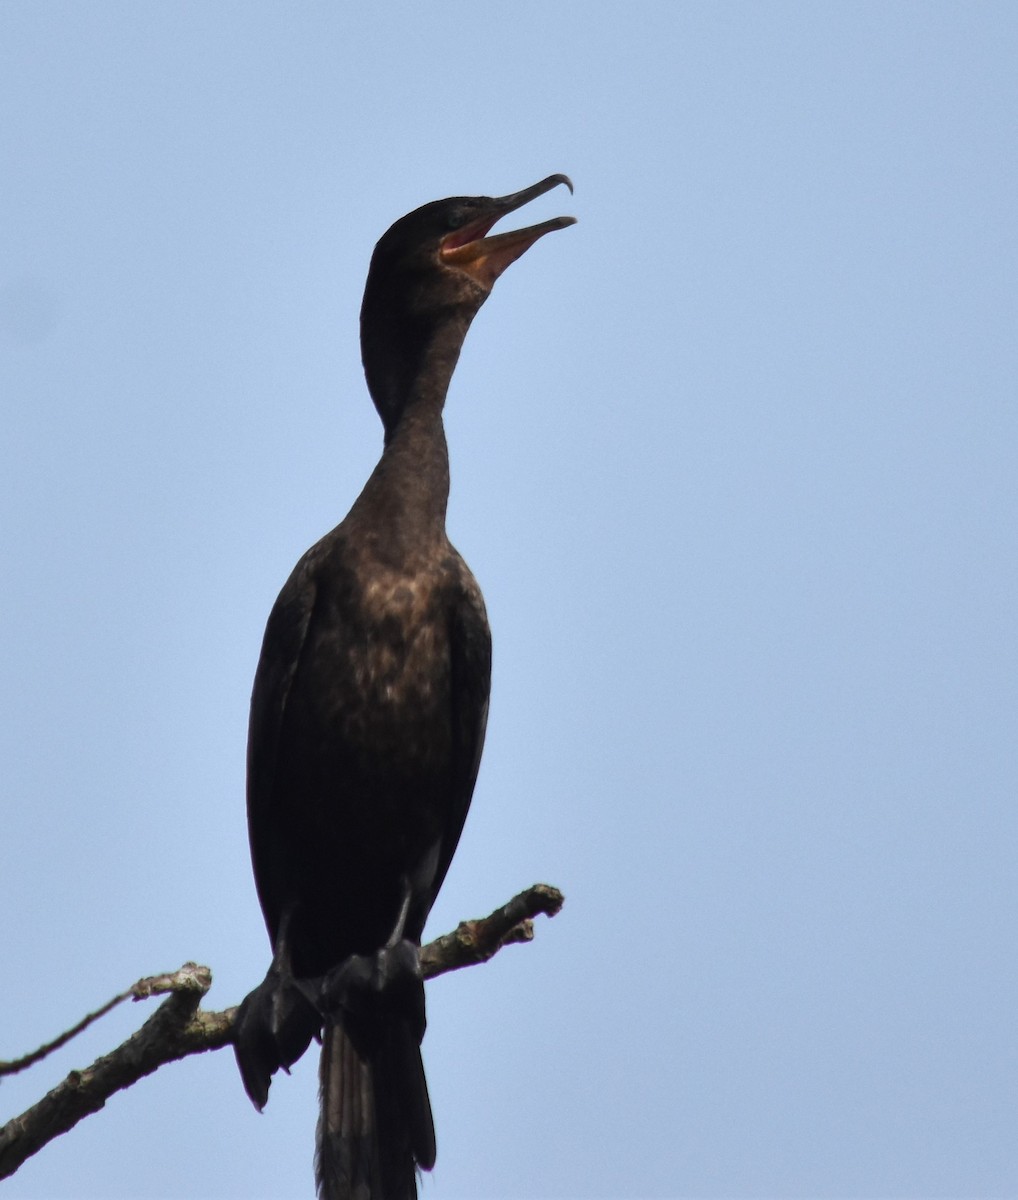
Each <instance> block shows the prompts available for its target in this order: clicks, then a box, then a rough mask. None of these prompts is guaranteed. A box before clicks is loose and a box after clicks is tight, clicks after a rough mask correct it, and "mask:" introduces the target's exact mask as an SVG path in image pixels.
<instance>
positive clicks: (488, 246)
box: [438, 175, 576, 289]
mask: <svg viewBox="0 0 1018 1200" xmlns="http://www.w3.org/2000/svg"><path fill="white" fill-rule="evenodd" d="M560 183H564V184H565V185H566V187H567V188H568V189H569V190H570V192H571V191H572V190H573V185H572V181H571V180H570V179H569V177H568V176H567V175H549V176H548V178H547V179H542V180H541V182H540V183H535V184H534V186H533V187H528V188H524V189H523V191H522V192H514V193H513V194H512V195H511V196H500V197H499V198H498V199H494V200H491V201H490V202H489V204H490V207H489V208H488V210H487V212H485V213H484V214H483V215H482V216H480V217H478V218H477V219H476V220H474V221H471V222H470V223H469V225H464V226H463V228H462V229H457V230H455V231H454V232H453V233H450V234H447V235H446V236H445V237H444V238H443V239H442V243H441V246H440V248H439V251H438V255H439V258H440V259H441V260H442V262H443V263H446V264H447V265H449V266H451V267H456V268H457V269H458V270H460V271H464V272H466V274H467V275H469V276H470V277H471V278H472V279H474V280H476V281H477V282H478V283H479V284H480V285H481V286H482V287H484V288H489V289H490V288H491V286H492V284H493V283H494V282H495V280H496V279H497V278H498V277H499V275H501V274H502V272H503V271H504V270H505V269H506V267H508V266H509V264H510V263H514V262H515V261H516V260H517V259H518V258H519V257H520V255H522V254H524V253H525V252H526V251H527V250H529V249H530V247H531V246H532V245H533V244H534V243H535V242H536V241H537V239H538V238H541V237H544V235H545V234H546V233H551V232H552V231H553V230H555V229H565V228H566V226H567V225H575V224H576V218H575V217H553V218H552V219H551V220H550V221H542V222H541V223H540V225H531V226H529V227H528V228H527V229H516V230H514V231H513V232H512V233H497V234H495V236H494V237H488V236H487V233H488V230H489V229H491V227H492V226H493V225H494V224H495V222H496V221H499V220H501V218H502V217H504V216H505V215H506V214H507V213H511V212H514V211H515V210H516V209H517V208H522V207H523V205H524V204H528V203H529V202H530V201H531V200H535V199H536V198H537V197H538V196H543V195H544V193H545V192H550V191H551V189H552V188H553V187H558V185H559V184H560Z"/></svg>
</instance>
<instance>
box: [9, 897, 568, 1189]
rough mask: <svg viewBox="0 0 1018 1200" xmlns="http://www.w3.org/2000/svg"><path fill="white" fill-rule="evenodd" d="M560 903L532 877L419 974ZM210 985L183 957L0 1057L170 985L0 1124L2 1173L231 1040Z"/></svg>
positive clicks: (65, 1038)
mask: <svg viewBox="0 0 1018 1200" xmlns="http://www.w3.org/2000/svg"><path fill="white" fill-rule="evenodd" d="M562 903H563V896H562V893H561V892H559V891H558V890H557V889H556V888H553V887H549V886H548V885H547V884H543V883H538V884H535V885H534V886H533V887H531V888H528V889H527V890H526V891H525V892H521V893H520V894H519V895H518V896H514V897H513V899H512V900H510V901H509V903H508V904H505V905H503V906H502V907H501V908H498V909H496V910H495V911H494V912H493V913H492V914H491V915H490V916H487V917H484V918H482V919H479V920H474V921H463V922H461V924H460V925H459V926H458V927H457V928H456V929H455V930H454V931H453V932H452V933H447V934H445V935H444V936H442V937H440V938H436V940H435V941H433V942H430V943H429V944H428V945H427V946H425V947H424V948H423V949H422V951H421V970H422V971H423V974H424V978H425V979H433V978H434V977H435V976H437V975H444V974H445V973H446V972H448V971H456V970H459V969H460V968H461V967H468V966H473V965H475V964H478V963H483V962H487V961H488V959H490V958H492V957H493V956H494V955H495V954H497V953H498V951H499V950H501V948H502V947H503V946H508V945H510V944H512V943H515V942H529V941H531V940H533V937H534V926H533V918H534V917H536V916H538V915H539V914H541V913H543V914H545V915H547V916H549V917H553V916H555V914H556V913H557V912H558V911H559V909H560V908H561V907H562ZM211 986H212V972H211V971H210V970H209V968H208V967H201V966H198V965H197V964H196V963H185V964H184V965H183V966H182V967H181V968H180V970H179V971H173V972H170V973H169V974H166V975H152V976H149V977H147V978H145V979H139V980H138V982H137V983H135V984H133V985H132V986H131V987H130V988H128V989H127V991H125V992H121V993H120V994H119V995H117V996H114V997H113V999H112V1000H110V1001H109V1002H108V1003H106V1004H104V1005H103V1006H102V1008H99V1009H97V1010H96V1011H95V1012H93V1013H89V1014H88V1016H86V1017H84V1018H83V1019H82V1020H81V1021H79V1022H78V1024H77V1025H75V1026H74V1027H73V1028H72V1029H69V1030H67V1032H66V1033H62V1034H61V1035H60V1036H59V1037H57V1038H55V1039H54V1040H53V1041H51V1042H47V1043H46V1045H44V1046H40V1047H39V1049H38V1050H34V1051H33V1052H32V1053H31V1054H26V1055H25V1056H24V1057H23V1058H19V1059H14V1060H11V1061H10V1062H2V1063H0V1075H2V1074H14V1073H15V1072H16V1071H20V1070H23V1069H25V1068H26V1067H29V1066H31V1065H32V1064H33V1063H35V1062H39V1061H40V1060H41V1059H42V1058H45V1057H46V1055H47V1054H49V1053H51V1052H52V1051H54V1050H56V1049H58V1048H59V1047H60V1046H63V1045H66V1043H67V1042H69V1041H70V1040H71V1039H72V1038H73V1037H75V1036H76V1035H77V1034H79V1033H81V1031H82V1030H83V1029H86V1028H88V1026H89V1025H91V1024H92V1023H93V1022H94V1021H96V1020H98V1019H99V1017H101V1016H104V1015H105V1014H106V1013H108V1012H110V1011H111V1009H113V1008H115V1007H116V1006H117V1005H118V1004H120V1003H121V1002H122V1001H124V1000H126V999H127V998H128V997H132V998H133V999H135V1000H140V999H143V998H144V997H146V996H155V995H165V994H167V993H169V999H167V1000H165V1001H164V1002H163V1003H162V1004H161V1005H160V1006H159V1007H158V1008H157V1009H156V1011H155V1012H154V1013H153V1014H152V1016H151V1017H149V1019H148V1020H147V1021H146V1022H145V1023H144V1025H142V1027H141V1028H140V1029H139V1030H138V1031H137V1032H136V1033H133V1034H132V1035H131V1036H130V1037H129V1038H128V1039H127V1041H126V1042H124V1043H123V1044H122V1045H120V1046H118V1047H117V1048H116V1049H115V1050H113V1051H111V1052H110V1053H109V1054H106V1055H103V1056H102V1058H97V1059H96V1061H95V1062H94V1063H92V1065H91V1066H90V1067H86V1068H85V1069H84V1070H83V1071H72V1072H71V1073H70V1074H69V1075H68V1076H67V1078H66V1079H65V1080H64V1081H63V1082H62V1083H59V1084H58V1085H57V1086H56V1087H55V1088H54V1089H53V1090H52V1091H51V1092H48V1093H47V1094H46V1095H45V1096H44V1097H43V1098H42V1099H41V1100H40V1101H39V1102H38V1104H34V1105H33V1106H32V1107H31V1108H29V1109H27V1110H26V1111H25V1112H23V1113H22V1114H21V1116H19V1117H14V1118H12V1119H11V1120H10V1121H8V1122H7V1124H6V1125H4V1126H2V1127H0V1179H6V1178H7V1177H8V1176H9V1175H13V1174H14V1172H15V1171H16V1170H17V1169H18V1167H20V1166H21V1164H22V1163H23V1162H24V1161H25V1160H26V1159H27V1158H30V1157H31V1156H32V1155H33V1154H35V1153H36V1152H37V1151H39V1150H41V1149H42V1147H43V1146H45V1145H46V1144H47V1142H50V1141H52V1140H53V1138H55V1137H58V1136H59V1135H60V1134H62V1133H66V1132H67V1131H68V1130H69V1129H72V1128H73V1127H74V1126H75V1125H76V1124H77V1123H78V1122H79V1121H80V1120H81V1119H82V1118H83V1117H87V1116H88V1115H89V1114H90V1113H94V1112H98V1111H99V1109H101V1108H102V1107H103V1105H104V1104H105V1103H106V1101H107V1100H108V1099H109V1098H110V1096H112V1095H113V1094H114V1093H115V1092H118V1091H121V1090H122V1089H124V1088H128V1087H130V1086H131V1085H132V1084H134V1083H137V1082H138V1080H139V1079H141V1078H142V1077H143V1076H145V1075H150V1074H151V1073H152V1072H153V1071H155V1070H157V1069H158V1068H159V1067H161V1066H163V1065H164V1064H165V1063H169V1062H174V1061H175V1060H176V1059H179V1058H186V1057H187V1056H188V1055H190V1054H201V1053H203V1052H204V1051H206V1050H219V1049H221V1048H222V1047H223V1046H228V1045H230V1044H231V1043H232V1042H233V1024H234V1020H235V1018H236V1015H237V1010H236V1008H228V1009H225V1010H224V1011H223V1012H205V1011H203V1010H202V1009H200V1008H199V1005H200V1004H201V1001H202V997H203V996H204V995H205V994H206V992H208V990H209V988H210V987H211Z"/></svg>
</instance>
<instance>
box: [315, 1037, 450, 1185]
mask: <svg viewBox="0 0 1018 1200" xmlns="http://www.w3.org/2000/svg"><path fill="white" fill-rule="evenodd" d="M385 1025H386V1027H385V1028H384V1030H382V1031H381V1033H380V1036H378V1037H377V1038H374V1037H373V1038H372V1039H371V1040H370V1044H364V1042H363V1039H360V1038H358V1039H357V1043H356V1044H355V1041H354V1039H353V1038H351V1036H350V1034H349V1033H348V1032H347V1030H346V1029H345V1028H344V1026H343V1025H342V1024H341V1023H340V1021H338V1020H334V1019H330V1021H329V1022H328V1024H327V1025H326V1029H325V1034H324V1037H323V1039H322V1062H321V1117H320V1119H319V1123H318V1153H317V1158H316V1163H315V1169H316V1176H317V1180H318V1196H319V1200H415V1198H416V1196H417V1175H416V1173H417V1171H418V1170H424V1171H430V1170H431V1168H432V1167H433V1166H434V1165H435V1127H434V1124H433V1122H432V1119H431V1102H430V1100H429V1099H428V1085H427V1081H426V1080H425V1078H424V1063H423V1062H422V1061H421V1048H420V1044H419V1042H418V1040H417V1039H416V1038H415V1037H414V1036H413V1034H412V1032H411V1030H410V1028H409V1026H408V1025H407V1023H406V1022H405V1021H401V1020H399V1019H398V1018H397V1019H395V1020H392V1021H390V1022H386V1023H385Z"/></svg>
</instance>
